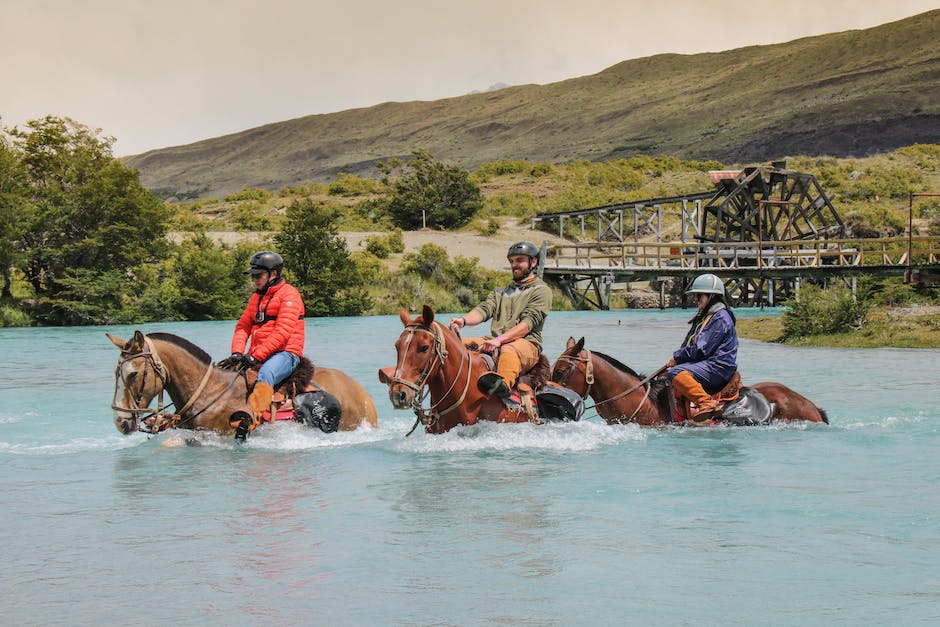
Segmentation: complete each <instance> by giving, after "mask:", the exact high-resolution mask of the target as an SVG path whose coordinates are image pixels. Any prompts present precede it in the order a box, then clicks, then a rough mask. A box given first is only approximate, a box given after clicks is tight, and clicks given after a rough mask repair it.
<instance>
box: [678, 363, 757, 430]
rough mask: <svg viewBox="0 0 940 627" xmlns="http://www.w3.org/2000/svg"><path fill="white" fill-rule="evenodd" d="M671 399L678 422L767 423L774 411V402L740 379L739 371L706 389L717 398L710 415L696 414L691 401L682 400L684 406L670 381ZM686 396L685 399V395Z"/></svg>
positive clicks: (738, 424)
mask: <svg viewBox="0 0 940 627" xmlns="http://www.w3.org/2000/svg"><path fill="white" fill-rule="evenodd" d="M668 391H669V399H670V403H671V409H672V415H673V418H674V420H675V422H685V421H687V420H690V419H691V420H692V422H694V423H696V424H704V425H714V424H718V423H727V424H731V425H736V426H750V425H764V424H767V423H769V422H770V420H771V417H772V416H773V413H774V403H771V402H769V401H768V400H767V399H766V398H765V397H764V395H763V394H761V393H760V392H758V391H757V390H755V389H752V388H749V387H746V386H744V385H743V384H742V383H741V375H740V374H739V373H737V372H735V373H734V375H733V376H732V377H731V380H730V381H728V383H726V384H725V385H724V387H722V388H721V389H719V390H709V389H706V390H705V391H706V392H708V393H709V394H711V396H712V398H713V399H715V400H716V401H717V402H718V407H717V408H715V410H714V411H712V412H708V415H701V414H700V416H701V417H697V416H695V413H694V410H693V408H692V405H691V403H689V402H683V403H681V407H678V406H677V405H679V403H677V402H676V397H675V394H674V393H673V390H672V385H671V384H670V385H669V390H668ZM683 400H684V399H683Z"/></svg>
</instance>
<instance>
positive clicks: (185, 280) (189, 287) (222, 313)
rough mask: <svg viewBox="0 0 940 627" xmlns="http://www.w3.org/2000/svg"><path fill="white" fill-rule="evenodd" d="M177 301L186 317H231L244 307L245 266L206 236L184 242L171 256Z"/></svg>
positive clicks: (176, 309)
mask: <svg viewBox="0 0 940 627" xmlns="http://www.w3.org/2000/svg"><path fill="white" fill-rule="evenodd" d="M173 259H174V262H175V264H174V265H175V269H176V285H177V289H178V295H177V298H178V302H177V303H176V306H175V307H174V309H175V311H176V312H177V313H179V314H180V315H181V316H182V317H183V318H184V319H185V320H231V319H232V318H237V317H238V315H239V314H241V312H242V308H243V307H244V306H245V300H246V298H247V296H246V294H244V291H245V286H246V285H247V281H246V280H245V275H244V272H243V268H244V265H243V264H239V263H238V262H237V258H233V255H232V254H231V253H230V252H229V250H228V249H227V247H225V246H219V245H217V244H215V243H214V242H213V241H212V240H210V239H209V238H208V237H207V236H206V235H204V234H200V235H196V236H195V237H193V238H192V239H188V240H186V241H184V242H183V243H182V244H180V246H179V247H178V248H177V250H176V252H175V254H174V256H173Z"/></svg>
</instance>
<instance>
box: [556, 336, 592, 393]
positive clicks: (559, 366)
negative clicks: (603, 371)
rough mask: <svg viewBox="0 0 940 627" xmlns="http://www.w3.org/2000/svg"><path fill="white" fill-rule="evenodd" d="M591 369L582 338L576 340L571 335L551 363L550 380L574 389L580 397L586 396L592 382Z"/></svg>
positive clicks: (589, 356) (589, 358) (589, 357)
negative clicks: (560, 352) (559, 353)
mask: <svg viewBox="0 0 940 627" xmlns="http://www.w3.org/2000/svg"><path fill="white" fill-rule="evenodd" d="M593 370H594V369H593V366H592V362H591V355H590V353H588V352H587V351H585V350H584V338H583V337H582V338H581V339H580V340H578V341H577V342H576V341H575V340H574V338H573V337H569V338H568V341H567V342H566V343H565V350H564V351H563V352H562V354H561V355H559V356H558V359H556V360H555V363H554V364H553V365H552V382H554V383H557V384H558V385H560V386H562V387H566V388H568V389H570V390H574V391H575V392H577V393H578V394H580V395H581V398H587V395H588V391H589V390H590V387H591V384H592V383H594V372H593Z"/></svg>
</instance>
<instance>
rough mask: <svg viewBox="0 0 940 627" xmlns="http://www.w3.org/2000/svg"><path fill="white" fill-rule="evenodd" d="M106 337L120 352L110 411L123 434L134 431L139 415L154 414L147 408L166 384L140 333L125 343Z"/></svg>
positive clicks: (159, 364)
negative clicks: (112, 412)
mask: <svg viewBox="0 0 940 627" xmlns="http://www.w3.org/2000/svg"><path fill="white" fill-rule="evenodd" d="M105 335H107V336H108V339H109V340H111V342H112V343H113V344H114V345H115V346H117V347H118V348H119V349H120V350H121V356H120V357H119V358H118V362H117V366H116V367H115V369H114V400H113V401H112V403H111V409H113V410H114V426H115V427H117V430H118V431H120V432H121V433H123V434H125V435H126V434H128V433H131V432H133V431H136V430H137V426H138V422H139V421H140V417H141V415H143V414H151V413H154V412H153V410H151V409H148V406H149V405H150V402H151V401H152V400H153V398H154V397H155V396H156V395H157V394H160V393H161V392H162V391H163V389H164V386H165V385H166V381H167V372H166V367H165V366H164V365H163V362H162V361H161V360H160V355H158V354H157V352H156V349H155V348H154V346H153V343H152V342H151V341H150V340H149V339H147V337H146V336H144V334H143V333H141V332H140V331H134V336H133V337H132V338H131V339H129V340H126V341H125V340H122V339H120V338H118V337H115V336H113V335H111V334H110V333H105Z"/></svg>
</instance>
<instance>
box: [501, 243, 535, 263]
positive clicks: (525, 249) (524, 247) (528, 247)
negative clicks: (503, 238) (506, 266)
mask: <svg viewBox="0 0 940 627" xmlns="http://www.w3.org/2000/svg"><path fill="white" fill-rule="evenodd" d="M513 255H526V256H527V257H534V258H536V259H538V256H539V247H538V246H536V245H535V244H533V243H532V242H516V243H515V244H513V245H512V246H510V247H509V252H508V253H506V258H507V259H508V258H509V257H512V256H513Z"/></svg>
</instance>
